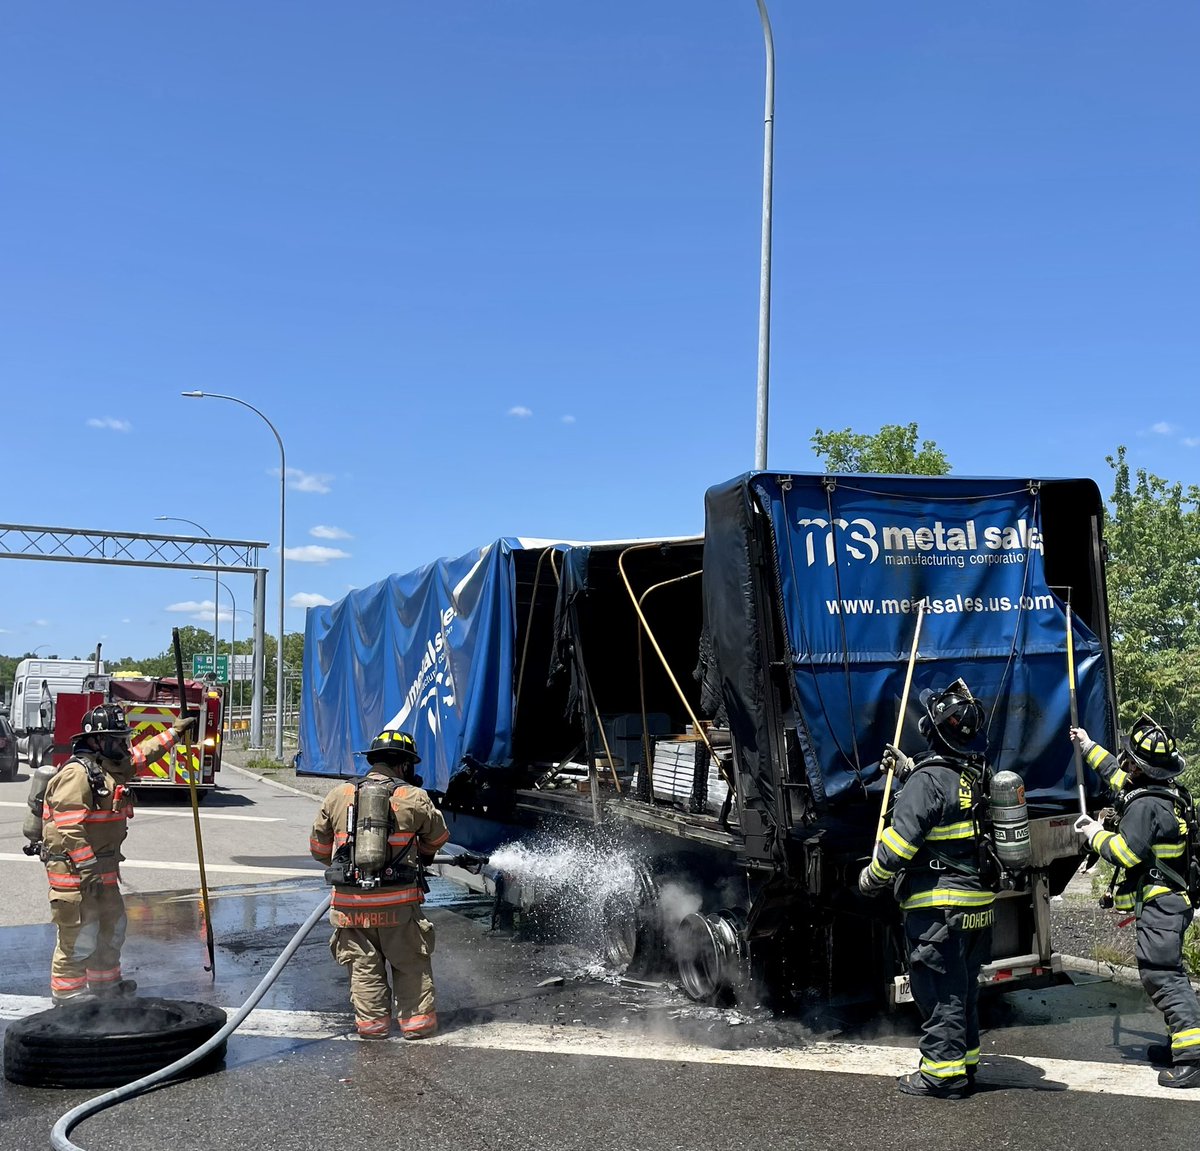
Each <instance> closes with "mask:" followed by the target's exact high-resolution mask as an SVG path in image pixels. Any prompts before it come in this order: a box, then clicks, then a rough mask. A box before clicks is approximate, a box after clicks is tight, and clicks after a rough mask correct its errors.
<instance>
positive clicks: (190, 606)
mask: <svg viewBox="0 0 1200 1151" xmlns="http://www.w3.org/2000/svg"><path fill="white" fill-rule="evenodd" d="M163 610H164V611H177V612H193V613H199V612H207V613H208V618H209V619H212V613H213V601H212V600H210V599H202V600H194V599H185V600H180V601H179V603H169V604H167V606H166V607H165V608H164V609H163Z"/></svg>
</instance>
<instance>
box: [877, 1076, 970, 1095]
mask: <svg viewBox="0 0 1200 1151" xmlns="http://www.w3.org/2000/svg"><path fill="white" fill-rule="evenodd" d="M970 1089H971V1084H970V1080H969V1079H968V1078H967V1077H966V1076H965V1075H964V1076H963V1077H962V1078H961V1079H951V1080H948V1081H947V1082H946V1083H938V1084H933V1083H930V1082H929V1080H928V1079H926V1078H925V1076H924V1075H922V1074H921V1073H920V1072H919V1071H913V1072H911V1073H910V1074H908V1075H901V1076H900V1078H899V1079H897V1080H896V1090H898V1091H899V1092H900V1094H901V1095H924V1096H927V1097H928V1098H930V1099H965V1098H966V1097H967V1093H968V1092H969V1091H970Z"/></svg>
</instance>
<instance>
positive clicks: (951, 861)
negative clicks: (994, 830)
mask: <svg viewBox="0 0 1200 1151" xmlns="http://www.w3.org/2000/svg"><path fill="white" fill-rule="evenodd" d="M930 767H941V768H945V769H947V770H948V771H952V772H954V773H955V774H956V775H957V776H958V779H959V791H960V793H961V791H962V789H963V781H964V780H965V781H966V783H967V788H968V789H969V791H970V796H971V800H970V817H971V824H972V828H973V834H972V837H971V839H972V842H973V843H974V845H975V850H974V853H973V854H974V858H972V857H971V856H965V857H964V856H953V855H950V854H949V853H947V852H944V851H941V850H939V849H938V848H937V847H935V846H934V845H933V844H932V843H931V842H930V841H929V839H928V838H926V840H925V842H924V843H923V844H922V847H923V848H924V849H925V851H926V852H928V854H929V855H931V856H932V857H933V858H932V859H930V860H929V862H928V864H927V866H928V867H929V869H930V870H931V871H949V872H952V873H954V874H956V875H965V876H968V877H969V878H972V879H975V878H978V879H980V880H981V881H982V882H983V884H984V885H985V886H987V887H991V888H994V889H997V890H998V889H999V879H1000V871H1001V868H1000V866H999V862H998V859H997V857H996V853H995V849H994V847H993V846H992V840H991V819H990V816H989V809H988V790H987V778H986V777H987V763H986V761H985V760H984V759H983V758H982V757H981V756H978V755H972V754H968V755H965V756H964V757H963V759H961V760H959V761H955V760H952V759H947V758H946V757H945V756H943V755H941V754H940V753H938V752H931V753H930V754H929V755H927V756H926V757H925V758H923V759H921V760H918V761H917V762H916V763H915V765H914V767H913V770H912V771H911V772H910V773H909V777H910V778H911V776H913V775H915V774H916V773H917V772H918V771H923V770H924V769H926V768H930Z"/></svg>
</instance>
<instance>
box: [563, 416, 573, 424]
mask: <svg viewBox="0 0 1200 1151" xmlns="http://www.w3.org/2000/svg"><path fill="white" fill-rule="evenodd" d="M562 422H563V423H564V424H573V423H574V422H575V417H574V416H563V418H562Z"/></svg>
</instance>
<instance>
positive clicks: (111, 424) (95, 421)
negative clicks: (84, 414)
mask: <svg viewBox="0 0 1200 1151" xmlns="http://www.w3.org/2000/svg"><path fill="white" fill-rule="evenodd" d="M87 426H88V427H89V428H102V429H103V430H104V431H106V432H131V431H133V425H132V424H131V423H130V422H129V421H128V420H118V419H117V418H116V417H115V416H104V417H98V416H93V417H92V418H91V419H90V420H88V422H87Z"/></svg>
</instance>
